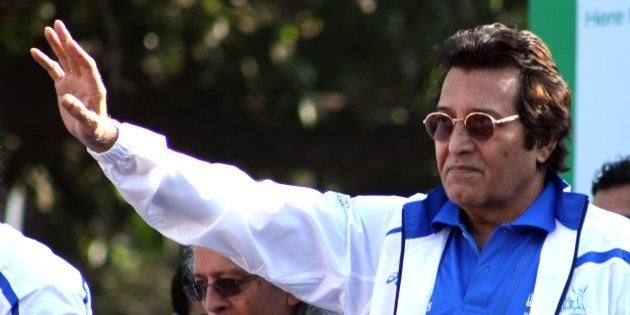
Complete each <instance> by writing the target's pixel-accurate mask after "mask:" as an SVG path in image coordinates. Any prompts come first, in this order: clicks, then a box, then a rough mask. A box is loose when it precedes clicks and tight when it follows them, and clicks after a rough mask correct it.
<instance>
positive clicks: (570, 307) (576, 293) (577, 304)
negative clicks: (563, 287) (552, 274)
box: [560, 285, 588, 315]
mask: <svg viewBox="0 0 630 315" xmlns="http://www.w3.org/2000/svg"><path fill="white" fill-rule="evenodd" d="M586 289H588V285H586V286H584V287H583V288H577V289H576V288H575V287H574V286H572V287H571V292H567V296H566V297H565V298H564V303H562V308H561V309H560V314H567V315H569V314H571V315H584V314H586V307H585V306H584V293H586Z"/></svg>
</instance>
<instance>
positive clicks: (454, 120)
mask: <svg viewBox="0 0 630 315" xmlns="http://www.w3.org/2000/svg"><path fill="white" fill-rule="evenodd" d="M475 115H482V116H484V117H487V118H489V119H490V122H492V133H490V135H489V136H488V137H487V138H480V137H479V134H477V133H474V132H473V133H471V132H470V130H468V125H467V124H466V121H468V118H470V117H471V116H475ZM437 116H442V117H446V118H448V119H449V120H450V121H451V123H452V124H453V127H452V130H451V132H450V133H449V134H448V137H447V138H446V139H436V138H435V132H434V133H433V134H431V131H430V130H429V126H428V125H427V121H428V120H429V119H430V118H431V117H437ZM517 119H519V115H511V116H507V117H504V118H501V119H495V118H494V117H492V115H490V114H488V113H484V112H472V113H469V114H467V115H466V117H464V118H453V117H451V116H450V115H449V114H447V113H444V112H432V113H430V114H428V115H427V116H426V117H425V118H424V120H423V121H422V123H423V124H424V126H425V129H426V130H427V133H428V134H429V137H431V139H433V140H435V141H439V142H448V141H449V140H450V139H451V136H452V135H453V131H454V130H455V124H456V123H457V122H460V121H461V122H463V123H464V129H465V130H466V132H467V133H468V135H469V136H470V137H471V138H473V139H475V140H477V141H486V140H488V139H490V138H491V137H492V135H494V131H495V130H496V129H497V126H501V125H503V124H505V123H508V122H510V121H515V120H517ZM436 130H437V128H436ZM475 135H476V136H475Z"/></svg>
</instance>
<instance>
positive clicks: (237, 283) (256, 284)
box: [182, 246, 337, 315]
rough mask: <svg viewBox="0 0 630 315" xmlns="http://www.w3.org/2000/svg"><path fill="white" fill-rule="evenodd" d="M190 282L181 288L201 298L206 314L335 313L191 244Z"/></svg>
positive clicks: (196, 298)
mask: <svg viewBox="0 0 630 315" xmlns="http://www.w3.org/2000/svg"><path fill="white" fill-rule="evenodd" d="M190 253H191V254H190V256H189V257H188V258H186V259H185V260H186V261H190V260H192V261H193V262H192V264H191V263H187V264H186V265H188V266H189V268H190V265H192V270H188V271H187V272H188V273H189V274H191V275H192V277H191V282H190V283H187V284H185V285H183V287H182V288H183V291H184V293H185V294H186V296H188V299H190V300H191V301H193V302H201V303H202V304H203V306H204V308H205V309H206V310H207V311H208V313H209V314H238V315H248V314H249V315H254V314H274V315H283V314H286V315H335V314H337V313H334V312H331V311H327V310H324V309H321V308H318V307H316V306H312V305H309V304H307V303H304V302H302V301H300V300H298V299H296V298H295V297H294V296H293V295H292V294H290V293H287V292H285V291H283V290H282V289H280V288H278V287H277V286H275V285H273V284H272V283H270V282H269V281H267V280H265V279H264V278H262V277H259V276H257V275H255V274H251V273H248V272H247V271H245V270H243V269H242V268H241V267H239V266H238V265H236V264H235V263H233V262H232V261H231V260H229V259H228V258H226V257H224V256H221V255H220V254H218V253H216V252H215V251H212V250H210V249H207V248H204V247H199V246H193V249H192V251H190Z"/></svg>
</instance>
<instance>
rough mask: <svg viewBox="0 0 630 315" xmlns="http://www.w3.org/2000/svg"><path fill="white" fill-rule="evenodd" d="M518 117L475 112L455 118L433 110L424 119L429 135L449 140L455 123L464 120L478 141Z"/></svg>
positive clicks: (471, 134)
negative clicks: (496, 116) (497, 116)
mask: <svg viewBox="0 0 630 315" xmlns="http://www.w3.org/2000/svg"><path fill="white" fill-rule="evenodd" d="M517 119H518V115H512V116H508V117H505V118H501V119H494V117H492V116H490V114H486V113H481V112H473V113H470V114H468V115H466V117H465V118H453V117H451V116H449V115H448V114H446V113H443V112H433V113H430V114H429V115H427V117H426V118H425V119H424V120H423V121H422V123H423V124H424V126H425V127H426V128H427V132H428V133H429V136H431V138H433V139H434V140H436V141H440V142H447V141H448V140H449V139H451V135H452V134H453V130H454V129H455V123H457V122H459V121H463V122H464V127H465V128H466V132H468V134H469V135H470V136H471V137H472V138H473V139H475V140H477V141H486V140H488V139H490V137H492V134H494V129H495V128H496V127H497V126H500V125H502V124H505V123H507V122H510V121H514V120H517Z"/></svg>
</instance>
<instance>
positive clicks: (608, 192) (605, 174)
mask: <svg viewBox="0 0 630 315" xmlns="http://www.w3.org/2000/svg"><path fill="white" fill-rule="evenodd" d="M591 190H592V193H593V204H594V205H596V206H598V207H600V208H603V209H606V210H610V211H613V212H616V213H619V214H621V215H623V216H626V217H627V218H630V155H629V156H626V157H624V158H621V159H619V160H617V161H615V162H609V163H604V165H602V168H601V170H600V171H599V173H598V174H597V176H596V177H595V180H594V181H593V186H592V189H591Z"/></svg>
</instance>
